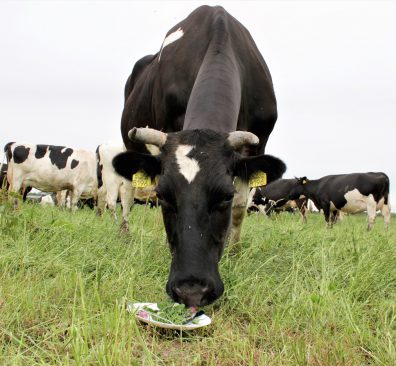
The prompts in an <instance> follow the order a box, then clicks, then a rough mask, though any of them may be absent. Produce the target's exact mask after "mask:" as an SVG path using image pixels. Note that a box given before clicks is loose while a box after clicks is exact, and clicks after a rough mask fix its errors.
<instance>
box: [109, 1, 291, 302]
mask: <svg viewBox="0 0 396 366" xmlns="http://www.w3.org/2000/svg"><path fill="white" fill-rule="evenodd" d="M125 98H126V100H125V105H124V111H123V114H122V121H121V132H122V137H123V140H124V143H125V146H126V147H127V149H128V150H129V151H127V152H124V153H122V154H120V155H118V156H117V157H115V158H114V160H113V165H114V167H115V170H116V171H117V172H118V173H119V174H120V175H122V176H124V177H126V178H128V179H131V176H132V174H135V173H136V172H137V171H138V170H143V171H145V172H146V173H147V174H148V175H149V176H150V177H151V178H154V177H155V176H159V183H158V187H157V195H158V199H159V201H160V204H161V208H162V213H163V218H164V224H165V229H166V234H167V238H168V242H169V244H170V250H171V253H172V263H171V268H170V274H169V279H168V282H167V285H166V290H167V293H168V294H169V295H170V296H171V297H172V298H173V299H174V300H175V301H177V302H182V303H185V304H186V305H187V306H202V305H206V304H209V303H212V302H213V301H215V300H216V299H217V298H218V297H220V296H221V294H222V293H223V290H224V286H223V283H222V280H221V278H220V274H219V271H218V262H219V260H220V258H221V255H222V252H223V248H224V245H225V241H226V238H227V236H228V235H229V237H230V240H231V241H233V242H235V241H238V240H239V237H240V229H241V224H242V221H243V218H244V216H245V212H246V204H247V196H248V180H249V178H250V176H251V175H252V174H253V173H254V172H256V171H259V170H262V171H265V172H266V174H267V179H268V181H272V180H275V179H277V178H279V177H280V176H282V174H283V173H284V171H285V170H286V166H285V165H284V163H283V162H282V161H281V160H279V159H277V158H275V157H272V156H270V155H263V154H264V150H265V146H266V143H267V140H268V137H269V135H270V133H271V131H272V129H273V127H274V125H275V121H276V119H277V107H276V99H275V94H274V89H273V85H272V80H271V76H270V72H269V70H268V68H267V65H266V64H265V62H264V59H263V57H262V56H261V54H260V52H259V50H258V49H257V47H256V45H255V43H254V41H253V39H252V37H251V36H250V34H249V32H248V31H247V30H246V28H245V27H244V26H243V25H242V24H240V23H239V22H238V21H237V20H236V19H235V18H233V17H232V16H231V15H230V14H228V13H227V12H226V11H225V10H224V9H223V8H222V7H218V6H216V7H209V6H202V7H200V8H198V9H196V10H195V11H194V12H193V13H191V14H190V15H189V16H188V17H187V18H186V19H185V20H183V21H181V22H180V23H179V24H177V25H176V26H174V27H173V28H172V29H171V30H170V31H169V32H168V34H167V36H166V38H165V40H164V42H163V44H162V47H161V49H160V51H159V52H158V53H157V54H155V55H151V56H146V57H144V58H142V59H141V60H140V61H138V62H137V63H136V65H135V67H134V69H133V71H132V74H131V76H130V77H129V79H128V81H127V84H126V86H125ZM146 126H148V127H150V128H144V127H146ZM247 131H250V132H247ZM153 145H154V146H153ZM153 147H156V149H155V148H153ZM149 152H150V154H149ZM156 153H159V155H154V154H156ZM151 154H153V155H151ZM230 227H231V230H229V229H230ZM230 231H231V232H230Z"/></svg>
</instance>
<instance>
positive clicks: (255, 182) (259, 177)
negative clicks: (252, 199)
mask: <svg viewBox="0 0 396 366" xmlns="http://www.w3.org/2000/svg"><path fill="white" fill-rule="evenodd" d="M266 185H267V174H266V173H264V172H261V171H258V172H256V173H253V174H252V175H251V176H250V179H249V187H250V188H256V187H261V186H266Z"/></svg>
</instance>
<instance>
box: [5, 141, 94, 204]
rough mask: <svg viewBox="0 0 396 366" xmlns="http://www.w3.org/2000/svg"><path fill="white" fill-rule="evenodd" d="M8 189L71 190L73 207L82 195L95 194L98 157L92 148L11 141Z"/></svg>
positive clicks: (9, 147) (85, 196)
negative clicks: (90, 149) (73, 147)
mask: <svg viewBox="0 0 396 366" xmlns="http://www.w3.org/2000/svg"><path fill="white" fill-rule="evenodd" d="M6 154H7V159H8V172H7V180H8V183H9V184H10V187H9V190H10V191H12V192H18V191H19V190H20V189H21V188H23V187H34V188H36V189H39V190H41V191H44V192H57V191H60V190H69V191H70V192H71V208H72V209H75V208H76V204H77V202H78V200H79V199H80V197H81V198H90V197H94V198H96V195H97V180H96V158H95V154H94V153H93V152H90V151H87V150H83V149H72V148H69V147H65V146H54V145H31V144H18V143H9V144H7V145H6Z"/></svg>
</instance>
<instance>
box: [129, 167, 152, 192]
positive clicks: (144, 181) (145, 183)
mask: <svg viewBox="0 0 396 366" xmlns="http://www.w3.org/2000/svg"><path fill="white" fill-rule="evenodd" d="M152 185H153V183H152V182H151V178H150V177H149V176H148V175H147V174H146V173H145V172H144V171H143V170H139V171H137V172H136V173H135V174H134V175H133V177H132V187H133V188H146V187H151V186H152Z"/></svg>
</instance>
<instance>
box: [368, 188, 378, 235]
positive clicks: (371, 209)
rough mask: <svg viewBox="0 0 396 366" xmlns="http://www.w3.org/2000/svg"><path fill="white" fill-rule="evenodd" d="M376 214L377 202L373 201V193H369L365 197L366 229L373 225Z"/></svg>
mask: <svg viewBox="0 0 396 366" xmlns="http://www.w3.org/2000/svg"><path fill="white" fill-rule="evenodd" d="M376 215H377V202H375V199H374V197H373V195H371V194H370V195H369V197H368V199H367V221H368V224H367V230H371V229H372V228H373V225H374V221H375V216H376Z"/></svg>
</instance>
